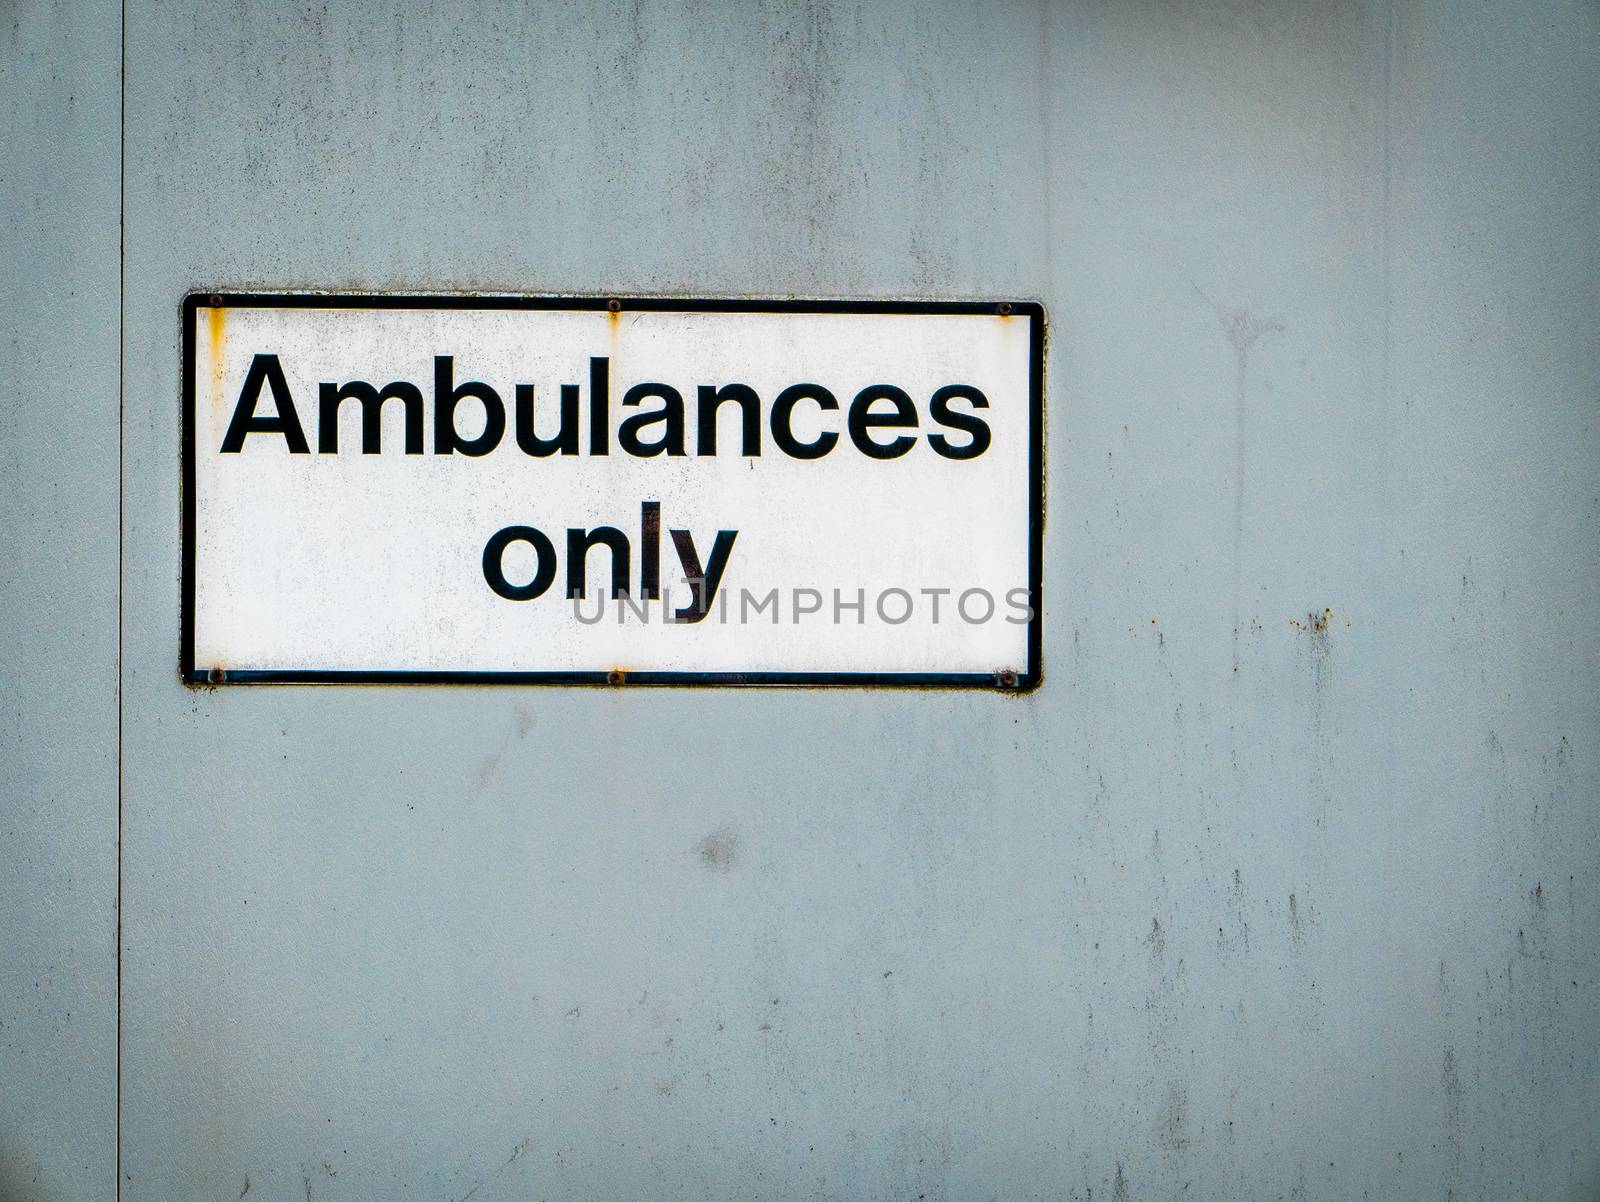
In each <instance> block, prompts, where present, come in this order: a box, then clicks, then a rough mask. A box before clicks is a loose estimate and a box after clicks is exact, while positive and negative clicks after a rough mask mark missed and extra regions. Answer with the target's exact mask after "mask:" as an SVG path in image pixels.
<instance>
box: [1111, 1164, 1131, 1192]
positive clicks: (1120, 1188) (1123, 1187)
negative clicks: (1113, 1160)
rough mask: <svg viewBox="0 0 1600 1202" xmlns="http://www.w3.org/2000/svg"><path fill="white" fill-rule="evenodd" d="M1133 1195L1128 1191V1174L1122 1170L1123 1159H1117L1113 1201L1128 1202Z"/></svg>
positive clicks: (1112, 1188)
mask: <svg viewBox="0 0 1600 1202" xmlns="http://www.w3.org/2000/svg"><path fill="white" fill-rule="evenodd" d="M1131 1197H1132V1195H1131V1194H1130V1193H1129V1192H1128V1176H1127V1174H1126V1173H1124V1172H1123V1171H1122V1161H1120V1160H1119V1161H1117V1175H1116V1178H1115V1180H1114V1182H1113V1183H1112V1187H1111V1198H1112V1202H1128V1200H1129V1198H1131Z"/></svg>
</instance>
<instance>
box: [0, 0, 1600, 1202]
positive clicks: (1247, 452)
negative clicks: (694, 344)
mask: <svg viewBox="0 0 1600 1202" xmlns="http://www.w3.org/2000/svg"><path fill="white" fill-rule="evenodd" d="M125 19H126V28H125V29H119V26H118V22H117V14H116V13H115V12H114V11H113V12H108V13H105V14H100V15H94V14H92V13H91V12H90V11H89V10H87V9H85V8H81V7H79V6H75V5H67V4H64V3H63V4H57V5H50V4H43V5H39V4H34V3H32V0H22V3H21V4H20V6H18V7H17V8H16V9H15V10H14V16H13V21H12V27H11V28H10V29H9V30H7V31H6V32H4V33H0V37H4V38H6V39H8V40H7V41H6V43H5V44H6V50H7V54H6V63H5V68H4V69H5V70H6V71H7V74H6V75H5V76H4V77H3V78H4V80H5V87H4V97H3V98H4V101H5V110H4V111H5V113H6V120H7V122H8V125H7V127H6V128H7V132H8V134H9V135H10V137H9V138H8V140H7V145H15V146H18V147H21V148H23V152H22V153H16V152H13V153H12V154H9V155H8V156H7V157H6V160H5V168H4V175H3V176H0V182H3V188H4V192H3V197H4V205H5V207H4V212H3V218H4V222H5V225H4V228H5V230H6V238H7V241H6V253H7V260H6V261H7V264H8V269H7V272H6V278H5V287H6V288H7V290H8V294H7V303H6V305H5V307H4V313H3V315H0V322H3V323H4V328H5V331H6V338H7V346H8V347H9V348H10V352H11V355H12V360H11V366H12V370H11V371H10V372H9V373H8V379H9V384H8V387H7V391H6V394H5V397H6V399H5V407H4V411H3V421H4V430H5V432H6V434H5V439H4V442H3V444H0V447H3V449H0V454H3V455H4V456H5V463H6V472H5V479H6V487H7V490H8V491H7V498H8V509H7V522H6V525H5V528H4V532H3V533H0V538H3V539H4V543H3V547H4V551H5V555H6V559H7V562H8V563H10V564H11V565H12V568H11V571H10V572H9V573H8V574H7V577H6V590H7V591H6V601H7V605H6V606H5V614H4V617H3V619H0V620H3V621H4V623H5V627H4V633H5V638H4V639H3V640H0V641H3V644H4V646H5V651H4V655H5V656H6V660H5V663H6V676H5V679H6V680H7V682H8V686H9V687H8V689H7V691H6V695H5V698H4V708H3V710H0V713H3V714H4V716H5V720H6V722H7V723H8V724H9V728H8V729H6V730H4V731H0V737H3V738H5V739H6V740H7V743H6V746H8V747H9V748H10V749H11V750H10V751H9V752H8V753H7V755H6V756H5V757H4V760H3V761H0V769H3V772H4V776H3V778H0V779H3V780H4V782H5V784H4V794H3V796H0V807H3V808H0V830H4V831H7V832H15V833H14V834H8V835H7V838H6V840H5V842H4V843H3V844H0V857H3V867H4V870H5V871H4V872H3V873H0V923H3V926H0V930H3V932H4V935H3V937H4V944H3V954H4V958H3V959H0V990H3V992H0V1197H5V1198H10V1197H17V1198H35V1197H38V1198H48V1199H56V1198H63V1199H64V1198H79V1197H96V1196H101V1197H109V1196H110V1194H111V1190H110V1185H109V1183H110V1180H111V1178H112V1176H113V1174H114V1173H115V1171H116V1170H115V1167H114V1161H115V1157H116V1149H115V1146H114V1142H115V1141H114V1135H115V1131H114V1125H113V1122H112V1114H111V1111H112V1103H111V1094H112V1093H113V1092H114V1088H113V1087H114V1077H115V1071H116V1060H115V1057H114V1055H113V1049H112V1045H111V1041H112V1032H113V1031H114V1030H115V1024H116V1020H117V1013H116V1006H115V997H116V995H115V985H116V978H115V959H114V956H113V948H114V941H115V938H116V901H117V861H116V857H115V855H114V850H115V844H114V840H115V838H116V835H117V830H118V821H119V810H118V792H117V779H118V773H117V766H118V763H119V762H120V767H121V781H122V790H121V809H120V819H121V826H122V831H123V843H122V853H121V872H122V891H121V902H122V908H121V940H122V942H121V949H122V964H121V971H122V991H121V1008H120V1020H121V1025H120V1033H121V1048H122V1056H121V1128H120V1133H121V1139H120V1156H121V1174H122V1176H121V1180H120V1182H119V1184H120V1186H121V1194H122V1196H123V1197H124V1198H126V1199H150V1200H152V1202H154V1200H158V1199H171V1198H211V1197H217V1198H223V1197H226V1198H238V1197H241V1196H244V1195H246V1194H248V1196H249V1197H251V1198H258V1197H259V1198H262V1199H273V1198H282V1199H291V1198H292V1199H296V1200H299V1199H302V1198H304V1199H307V1202H309V1200H310V1199H312V1198H316V1199H341V1198H348V1199H359V1198H374V1199H377V1198H395V1197H402V1196H414V1197H427V1198H443V1199H454V1200H460V1199H464V1198H466V1197H471V1198H473V1199H474V1202H492V1200H493V1199H497V1198H507V1199H510V1198H523V1197H546V1198H585V1197H658V1196H659V1197H686V1198H690V1197H692V1198H699V1197H728V1198H743V1197H751V1196H762V1197H774V1198H782V1197H819V1198H821V1197H839V1198H853V1197H872V1198H880V1197H881V1198H891V1197H892V1198H901V1197H917V1196H919V1195H922V1196H926V1197H929V1198H934V1197H949V1198H969V1197H971V1198H988V1197H1000V1198H1033V1197H1039V1198H1044V1197H1049V1198H1060V1197H1069V1198H1070V1197H1078V1198H1088V1197H1089V1196H1091V1194H1092V1195H1093V1196H1095V1197H1099V1198H1119V1197H1120V1198H1127V1199H1134V1198H1146V1197H1176V1196H1180V1195H1181V1196H1188V1197H1250V1198H1277V1197H1291V1196H1293V1197H1306V1198H1350V1197H1361V1196H1366V1197H1373V1198H1391V1197H1444V1198H1449V1197H1454V1198H1496V1199H1498V1198H1540V1199H1551V1198H1570V1199H1586V1198H1592V1197H1594V1196H1596V1193H1597V1192H1600V1118H1597V1116H1600V1065H1597V1059H1600V1002H1597V1000H1596V987H1597V984H1600V982H1597V975H1600V971H1597V970H1600V924H1597V923H1596V921H1595V919H1596V918H1597V917H1600V913H1597V910H1600V906H1597V902H1600V880H1597V876H1596V869H1597V868H1600V864H1597V862H1596V860H1597V855H1600V808H1597V807H1596V805H1595V799H1596V793H1597V784H1600V746H1597V739H1596V736H1597V735H1600V704H1597V701H1596V692H1597V683H1600V680H1597V669H1600V634H1597V630H1600V587H1597V586H1600V561H1597V547H1596V537H1595V529H1596V521H1597V519H1600V487H1597V485H1596V479H1597V469H1600V431H1597V429H1596V418H1597V416H1600V406H1597V401H1600V397H1597V385H1596V381H1597V379H1600V326H1597V324H1596V322H1595V319H1594V314H1595V312H1596V310H1597V301H1600V200H1597V197H1600V192H1597V190H1596V188H1595V184H1596V179H1595V170H1596V169H1595V164H1596V163H1597V162H1600V10H1597V9H1596V8H1595V6H1594V5H1593V4H1592V3H1583V2H1578V0H1573V2H1570V3H1566V4H1559V3H1556V4H1549V5H1542V6H1539V7H1537V8H1534V7H1533V6H1527V7H1526V8H1525V9H1524V10H1520V11H1519V10H1518V9H1517V8H1516V6H1509V5H1474V4H1467V3H1460V2H1458V3H1440V4H1423V3H1416V4H1398V5H1394V6H1392V7H1386V6H1379V5H1363V4H1303V5H1277V4H1260V3H1224V2H1222V0H1217V2H1215V3H1189V4H1182V3H1156V2H1154V0H1146V2H1144V3H1128V4H1118V5H1093V4H1072V5H1069V4H1064V3H1063V4H1042V5H1032V6H1027V5H1023V4H1012V3H996V4H991V5H966V4H954V3H933V4H919V5H914V4H892V3H861V4H859V5H851V4H846V3H832V4H829V3H821V2H818V3H811V4H775V3H774V4H759V5H757V4H738V5H735V4H712V3H704V2H702V3H690V2H684V3H679V4H669V3H644V4H637V5H631V6H603V5H593V4H584V5H560V4H550V5H542V6H539V7H537V9H536V10H535V11H532V12H530V11H528V10H527V9H526V8H525V7H524V6H521V5H510V4H507V5H504V6H494V5H483V6H476V7H475V8H472V9H469V8H468V7H466V6H458V5H451V4H438V5H404V6H396V7H390V6H387V5H384V4H381V3H376V2H363V3H353V4H346V5H342V6H332V5H330V6H322V5H318V4H299V3H296V4H258V3H244V4H235V5H229V6H216V5H203V4H197V3H192V2H183V0H173V2H169V3H162V4H156V3H151V2H148V0H129V2H128V4H127V10H126V14H125ZM119 59H123V60H124V61H125V68H124V70H123V72H121V73H119V71H118V62H119ZM124 87H125V101H124V108H123V112H122V115H123V117H124V118H125V130H126V145H125V173H123V174H119V171H118V154H117V144H116V134H117V128H118V92H119V89H120V88H124ZM75 106H76V107H75ZM75 113H76V114H78V116H76V117H73V116H72V115H73V114H75ZM119 193H120V206H119V204H118V197H119ZM119 208H120V212H121V214H122V216H123V218H124V220H125V228H124V232H125V235H126V240H125V246H124V250H123V254H122V258H121V264H120V265H121V273H120V278H121V281H122V286H121V288H120V290H119V288H118V279H119V272H118V265H119V263H118V247H117V238H116V233H117V229H116V222H117V218H118V212H119ZM13 263H14V264H15V267H14V268H12V267H10V266H9V265H10V264H13ZM203 287H228V288H246V287H264V288H284V287H343V288H390V287H392V288H405V289H408V290H426V289H457V288H493V289H509V290H516V291H527V292H540V293H543V292H556V291H565V290H575V291H597V292H605V291H617V292H654V291H663V292H675V293H676V292H685V293H714V294H725V293H755V294H788V293H798V294H806V295H840V296H861V295H889V296H957V297H962V296H989V295H1003V296H1014V295H1016V296H1031V297H1037V298H1039V299H1041V300H1043V301H1044V303H1045V304H1046V306H1047V308H1048V310H1049V313H1050V316H1051V321H1052V343H1051V357H1050V363H1049V381H1048V405H1049V447H1048V460H1049V479H1048V494H1049V515H1048V520H1049V524H1048V530H1047V547H1046V567H1045V585H1046V598H1047V600H1046V617H1047V626H1046V631H1045V673H1046V681H1045V684H1044V686H1043V687H1042V688H1041V689H1040V690H1038V691H1037V692H1035V693H1033V694H1030V695H1028V696H1026V697H1023V698H1015V697H1009V698H1007V697H1000V696H998V695H982V696H973V695H964V694H963V695H951V694H942V693H897V694H875V693H869V692H853V691H828V692H813V693H806V692H796V691H767V692H737V691H707V690H680V691H643V690H635V691H630V690H626V689H623V690H617V691H604V690H601V691H574V690H558V689H547V690H540V689H528V688H522V689H518V688H498V689H468V688H461V689H425V688H417V689H409V690H396V689H371V688H361V689H354V688H352V689H341V688H290V687H284V688H259V689H230V688H223V689H218V690H189V689H185V688H184V687H182V686H181V685H180V684H179V683H178V682H177V678H176V662H177V612H178V529H177V513H178V452H179V445H178V367H179V363H178V353H179V346H178V303H179V300H180V298H181V297H182V295H183V294H184V293H185V292H186V291H188V290H190V289H193V288H203ZM119 303H120V305H121V307H122V310H123V312H124V314H125V321H124V325H123V329H122V334H121V338H120V343H119V340H118V333H117V330H118V326H117V309H118V305H119ZM119 354H120V362H121V368H120V374H119V369H118V361H119ZM45 380H55V381H58V383H57V387H56V388H55V389H51V388H48V387H43V386H41V385H42V382H43V381H45ZM119 383H120V387H121V391H122V418H121V427H120V435H121V437H120V447H119V443H118V437H117V434H118V426H117V415H116V401H117V389H118V386H119ZM119 450H120V458H121V472H120V481H121V492H122V497H123V505H122V510H121V512H122V518H121V542H120V555H121V574H120V580H121V589H120V592H119V590H118V589H117V588H116V587H115V585H116V581H117V579H118V575H117V571H116V565H117V561H118V552H119V544H118V541H117V523H116V513H117V492H118V487H117V486H118V480H119V474H118V471H117V460H118V454H119ZM119 603H120V609H121V615H122V621H121V639H120V642H119V640H118V637H117V613H118V607H119ZM119 648H120V658H121V668H120V677H119V672H118V652H119ZM119 679H120V685H121V704H120V709H119V707H118V691H117V690H118V682H119ZM119 717H120V723H121V731H122V740H121V751H120V759H119V755H118V744H117V730H118V720H119ZM68 1010H70V1011H71V1015H72V1016H71V1018H70V1020H69V1019H68V1018H66V1017H64V1016H63V1015H64V1012H65V1011H68Z"/></svg>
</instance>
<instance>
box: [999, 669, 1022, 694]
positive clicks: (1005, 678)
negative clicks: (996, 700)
mask: <svg viewBox="0 0 1600 1202" xmlns="http://www.w3.org/2000/svg"><path fill="white" fill-rule="evenodd" d="M995 675H996V676H997V677H998V678H999V681H1000V687H1001V688H1002V689H1014V688H1016V687H1017V673H1016V670H1015V669H1013V668H1001V669H1000V671H999V672H997V673H995Z"/></svg>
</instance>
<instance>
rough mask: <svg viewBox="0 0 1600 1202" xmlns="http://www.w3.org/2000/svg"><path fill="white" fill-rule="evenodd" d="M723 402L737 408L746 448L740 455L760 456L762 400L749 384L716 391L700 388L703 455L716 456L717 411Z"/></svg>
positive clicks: (700, 439)
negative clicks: (732, 404) (735, 405)
mask: <svg viewBox="0 0 1600 1202" xmlns="http://www.w3.org/2000/svg"><path fill="white" fill-rule="evenodd" d="M724 401H733V402H735V403H737V404H738V406H739V410H740V418H741V422H742V424H743V427H744V448H743V450H742V451H741V454H744V455H759V454H761V398H760V397H759V396H757V395H756V390H755V389H754V388H751V387H750V386H749V385H748V384H724V385H723V386H722V387H721V388H713V387H712V386H711V385H709V384H702V385H700V393H699V410H698V411H699V434H700V438H699V445H698V448H697V449H698V450H699V453H700V454H702V455H715V454H716V453H717V408H718V406H720V405H721V404H722V403H723V402H724Z"/></svg>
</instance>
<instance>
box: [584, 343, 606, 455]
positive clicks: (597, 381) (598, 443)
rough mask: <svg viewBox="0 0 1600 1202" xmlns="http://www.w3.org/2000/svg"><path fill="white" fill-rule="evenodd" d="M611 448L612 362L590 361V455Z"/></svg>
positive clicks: (598, 453) (603, 452) (599, 359)
mask: <svg viewBox="0 0 1600 1202" xmlns="http://www.w3.org/2000/svg"><path fill="white" fill-rule="evenodd" d="M610 447H611V360H610V359H603V358H598V359H590V360H589V454H591V455H604V454H605V453H606V452H607V451H608V450H610Z"/></svg>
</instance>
